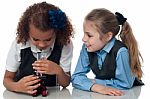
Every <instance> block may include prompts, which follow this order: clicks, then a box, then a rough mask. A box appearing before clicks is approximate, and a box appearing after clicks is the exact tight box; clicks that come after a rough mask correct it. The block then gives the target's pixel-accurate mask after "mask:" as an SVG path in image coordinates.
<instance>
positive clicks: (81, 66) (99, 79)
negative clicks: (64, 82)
mask: <svg viewBox="0 0 150 99" xmlns="http://www.w3.org/2000/svg"><path fill="white" fill-rule="evenodd" d="M115 42H117V40H116V39H115V38H113V39H112V40H111V41H110V42H109V43H107V44H106V45H105V46H104V48H103V49H101V50H99V51H96V52H93V53H94V55H96V59H97V60H96V61H95V59H93V58H94V57H93V56H91V55H90V54H89V52H87V48H86V46H85V44H83V46H82V49H81V52H80V56H79V59H78V62H77V66H76V69H75V71H74V73H73V75H72V79H71V81H72V85H73V87H75V88H78V89H81V90H86V91H90V89H91V87H92V86H93V85H94V84H100V85H104V86H111V87H114V88H117V89H129V88H131V87H132V86H133V84H134V81H135V78H136V77H135V76H134V75H133V73H132V71H131V68H130V64H129V53H128V50H127V47H126V46H125V45H124V44H121V45H119V46H120V47H119V48H118V50H117V51H116V52H115V53H116V56H113V55H111V58H108V54H110V53H111V50H112V49H113V47H114V46H115ZM119 44H120V43H119ZM112 56H113V59H112ZM89 57H90V58H89ZM107 58H108V59H107ZM106 59H107V61H106ZM111 59H112V60H115V61H112V60H111ZM109 60H110V63H109ZM94 61H95V62H94ZM94 64H95V66H97V67H95V66H94V67H92V66H93V65H94ZM107 64H109V65H107ZM110 64H113V65H114V66H111V65H110ZM90 70H92V72H93V74H95V79H94V80H91V79H89V78H88V77H87V75H86V74H87V73H88V72H90Z"/></svg>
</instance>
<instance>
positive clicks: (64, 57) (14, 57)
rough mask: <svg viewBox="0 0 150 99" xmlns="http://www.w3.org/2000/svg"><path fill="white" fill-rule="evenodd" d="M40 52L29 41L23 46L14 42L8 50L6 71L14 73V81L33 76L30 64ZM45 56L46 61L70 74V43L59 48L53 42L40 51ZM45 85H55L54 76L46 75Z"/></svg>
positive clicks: (71, 49)
mask: <svg viewBox="0 0 150 99" xmlns="http://www.w3.org/2000/svg"><path fill="white" fill-rule="evenodd" d="M38 52H41V51H40V50H39V49H38V48H36V46H34V45H33V44H32V43H31V41H27V42H26V45H25V44H22V43H20V44H17V41H16V40H15V41H14V42H13V43H12V46H11V48H10V50H9V53H8V56H7V60H6V70H8V71H10V72H16V75H15V77H14V81H18V80H20V79H21V78H22V77H24V76H27V75H32V74H34V70H33V66H32V63H34V61H36V60H37V59H36V58H37V53H38ZM42 52H43V53H45V54H46V57H47V59H48V60H51V61H53V62H55V63H57V64H58V65H60V66H61V67H62V69H63V70H64V71H65V72H70V69H71V60H72V52H73V45H72V42H70V43H69V44H68V45H64V46H60V45H59V44H57V42H54V43H53V44H52V46H49V47H48V48H47V49H45V50H42ZM45 76H46V79H45V81H44V82H45V85H46V86H54V85H56V75H46V74H45Z"/></svg>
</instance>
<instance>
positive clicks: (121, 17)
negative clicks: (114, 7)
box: [115, 12, 127, 25]
mask: <svg viewBox="0 0 150 99" xmlns="http://www.w3.org/2000/svg"><path fill="white" fill-rule="evenodd" d="M115 15H116V18H117V20H118V22H119V25H123V24H124V23H125V22H126V20H127V18H125V17H124V16H123V15H122V14H121V13H119V12H116V13H115Z"/></svg>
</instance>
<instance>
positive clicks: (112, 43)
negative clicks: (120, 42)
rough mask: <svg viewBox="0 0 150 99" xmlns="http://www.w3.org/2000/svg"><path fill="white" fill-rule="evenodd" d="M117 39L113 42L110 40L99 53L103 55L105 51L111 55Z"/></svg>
mask: <svg viewBox="0 0 150 99" xmlns="http://www.w3.org/2000/svg"><path fill="white" fill-rule="evenodd" d="M115 40H116V38H113V39H112V40H110V41H109V42H108V43H107V44H106V45H105V46H104V48H103V49H102V50H100V51H98V53H102V52H103V51H105V52H107V53H109V52H110V50H111V49H112V47H113V46H114V43H115Z"/></svg>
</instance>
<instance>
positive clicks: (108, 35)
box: [107, 32, 113, 41]
mask: <svg viewBox="0 0 150 99" xmlns="http://www.w3.org/2000/svg"><path fill="white" fill-rule="evenodd" d="M112 37H113V33H112V32H108V33H107V41H110V40H111V39H112Z"/></svg>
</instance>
